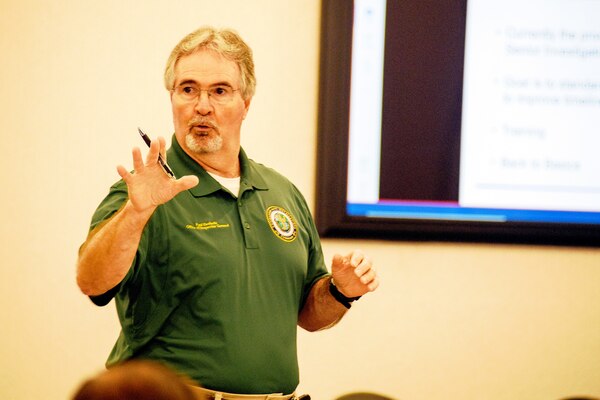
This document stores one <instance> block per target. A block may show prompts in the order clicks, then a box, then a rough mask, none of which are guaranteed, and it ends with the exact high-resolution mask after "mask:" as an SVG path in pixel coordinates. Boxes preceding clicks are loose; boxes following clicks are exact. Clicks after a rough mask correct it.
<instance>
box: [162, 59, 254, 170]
mask: <svg viewBox="0 0 600 400" xmlns="http://www.w3.org/2000/svg"><path fill="white" fill-rule="evenodd" d="M240 83H241V79H240V70H239V68H238V66H237V64H235V63H234V62H233V61H230V60H227V59H226V58H224V57H222V56H221V55H219V54H217V53H215V52H214V51H211V50H200V51H197V52H195V53H192V54H189V55H187V56H184V57H182V58H180V59H179V61H178V62H177V64H176V65H175V85H174V87H175V88H180V89H179V92H180V93H182V90H181V88H185V91H188V90H189V88H196V89H201V90H202V91H201V92H200V93H199V97H198V98H195V99H189V98H187V99H186V98H184V97H183V96H181V95H178V94H177V90H176V91H172V92H171V105H172V109H173V124H174V126H175V136H176V138H177V141H178V142H179V144H180V145H181V147H182V148H183V149H184V150H185V151H186V153H188V154H189V155H190V156H192V157H193V158H197V157H202V156H203V155H205V154H214V153H219V152H222V153H223V154H228V153H230V154H231V153H234V154H235V155H236V156H237V153H238V151H239V147H240V129H241V126H242V121H243V120H244V118H245V117H246V113H247V112H248V107H249V105H250V99H248V100H244V99H243V98H242V95H241V90H238V89H240ZM221 87H223V88H227V87H229V88H230V89H232V90H234V91H233V93H232V96H231V99H230V100H229V101H227V102H225V103H219V102H218V101H215V99H216V98H217V96H216V95H214V96H209V93H210V92H211V90H212V91H213V93H214V91H215V90H216V91H217V93H220V92H219V91H220V90H221V89H219V88H221ZM214 94H216V93H214Z"/></svg>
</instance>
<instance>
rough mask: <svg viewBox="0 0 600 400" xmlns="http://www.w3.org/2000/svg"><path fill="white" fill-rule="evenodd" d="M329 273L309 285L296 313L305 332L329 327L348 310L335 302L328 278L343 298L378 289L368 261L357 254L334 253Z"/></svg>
mask: <svg viewBox="0 0 600 400" xmlns="http://www.w3.org/2000/svg"><path fill="white" fill-rule="evenodd" d="M331 271H332V275H331V276H328V277H326V278H323V279H320V280H319V281H317V282H316V283H315V284H314V285H313V287H312V289H311V291H310V293H309V294H308V297H307V299H306V302H305V303H304V307H302V310H301V311H300V314H299V316H298V325H299V326H301V327H302V328H304V329H306V330H307V331H311V332H312V331H317V330H321V329H327V328H330V327H332V326H333V325H335V324H336V323H338V322H339V321H340V320H341V319H342V317H343V316H344V314H346V312H347V311H348V308H346V306H344V305H343V304H342V303H340V302H339V301H337V300H336V299H335V297H333V295H332V294H331V292H330V291H329V285H330V282H331V279H332V278H333V280H334V281H335V285H336V287H337V288H338V291H339V292H340V293H342V294H343V295H344V296H346V297H358V296H362V295H363V294H365V293H367V292H372V291H374V290H375V289H377V287H378V286H379V280H378V278H377V274H376V273H375V269H374V268H373V265H372V263H371V260H370V259H369V258H368V257H365V256H364V255H363V254H362V253H361V252H360V251H355V252H352V253H351V254H349V255H347V256H341V255H339V254H336V255H335V256H334V257H333V262H332V264H331Z"/></svg>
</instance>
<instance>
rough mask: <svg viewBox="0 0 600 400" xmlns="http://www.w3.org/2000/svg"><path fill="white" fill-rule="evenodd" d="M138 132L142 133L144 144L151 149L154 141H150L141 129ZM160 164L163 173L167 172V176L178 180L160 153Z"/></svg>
mask: <svg viewBox="0 0 600 400" xmlns="http://www.w3.org/2000/svg"><path fill="white" fill-rule="evenodd" d="M138 132H139V133H140V135H142V139H144V142H145V143H146V144H147V145H148V147H150V144H151V143H152V140H150V138H149V137H148V135H146V134H145V133H144V132H142V130H141V129H140V128H138ZM158 163H159V164H160V166H161V167H162V169H163V171H165V172H166V174H167V175H169V176H170V177H171V178H173V179H176V178H175V174H174V173H173V170H172V169H171V167H169V165H168V164H167V163H166V161H165V160H164V159H163V158H162V155H161V154H160V153H158Z"/></svg>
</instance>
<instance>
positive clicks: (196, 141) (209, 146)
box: [185, 132, 223, 154]
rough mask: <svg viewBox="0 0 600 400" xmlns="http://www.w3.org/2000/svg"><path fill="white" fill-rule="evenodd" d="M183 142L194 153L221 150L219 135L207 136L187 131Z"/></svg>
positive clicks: (221, 143)
mask: <svg viewBox="0 0 600 400" xmlns="http://www.w3.org/2000/svg"><path fill="white" fill-rule="evenodd" d="M185 144H186V146H187V148H188V149H190V151H191V152H192V153H194V154H208V153H214V152H216V151H219V150H221V148H222V147H223V138H222V137H221V136H215V137H212V138H211V137H209V136H203V135H197V134H195V133H192V132H189V133H188V134H187V135H185Z"/></svg>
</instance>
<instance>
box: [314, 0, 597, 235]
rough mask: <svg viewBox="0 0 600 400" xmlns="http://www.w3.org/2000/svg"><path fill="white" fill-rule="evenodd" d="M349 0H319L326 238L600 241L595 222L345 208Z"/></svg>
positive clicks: (320, 182) (318, 216) (318, 214)
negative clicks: (437, 216) (399, 215)
mask: <svg viewBox="0 0 600 400" xmlns="http://www.w3.org/2000/svg"><path fill="white" fill-rule="evenodd" d="M353 14H354V2H353V1H347V0H323V2H322V6H321V37H320V67H319V72H320V75H319V105H318V132H317V171H316V172H317V176H316V209H315V221H316V225H317V229H318V231H319V234H320V235H321V236H322V237H325V238H327V237H328V238H357V239H358V238H360V239H386V240H409V241H444V242H447V241H450V242H483V243H514V244H540V245H564V246H592V247H598V246H600V226H597V225H592V224H574V223H534V222H530V223H525V222H503V223H492V222H479V221H447V220H426V219H392V218H374V217H358V216H351V215H348V213H347V212H346V205H347V204H346V196H347V175H348V165H347V164H348V151H349V112H350V89H351V88H350V83H351V79H350V78H351V60H352V54H351V53H352V29H353Z"/></svg>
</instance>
